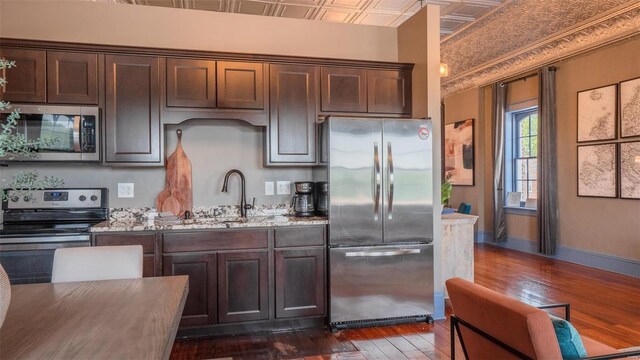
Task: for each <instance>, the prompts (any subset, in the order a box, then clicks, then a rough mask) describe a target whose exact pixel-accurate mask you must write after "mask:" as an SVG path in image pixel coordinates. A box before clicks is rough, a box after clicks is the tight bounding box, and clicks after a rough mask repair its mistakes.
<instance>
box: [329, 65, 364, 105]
mask: <svg viewBox="0 0 640 360" xmlns="http://www.w3.org/2000/svg"><path fill="white" fill-rule="evenodd" d="M320 84H321V85H320V88H321V92H322V111H325V112H330V111H345V112H367V70H366V69H353V68H343V67H322V69H321V72H320Z"/></svg>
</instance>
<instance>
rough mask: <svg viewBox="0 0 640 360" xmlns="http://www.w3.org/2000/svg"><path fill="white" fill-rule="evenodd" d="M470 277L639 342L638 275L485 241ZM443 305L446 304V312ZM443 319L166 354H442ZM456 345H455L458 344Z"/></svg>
mask: <svg viewBox="0 0 640 360" xmlns="http://www.w3.org/2000/svg"><path fill="white" fill-rule="evenodd" d="M475 260H476V266H475V281H476V283H478V284H480V285H483V286H486V287H488V288H490V289H493V290H496V291H498V292H501V293H504V294H507V295H509V296H512V297H514V298H517V299H520V300H521V301H524V302H526V303H529V304H532V305H541V304H550V303H558V302H568V303H570V304H571V318H572V319H571V320H572V323H573V324H574V325H575V327H576V328H577V329H578V331H579V332H580V333H581V334H584V335H587V336H589V337H591V338H592V339H595V340H598V341H600V342H602V343H605V344H607V345H610V346H612V347H615V348H624V347H630V346H640V279H638V278H633V277H629V276H623V275H618V274H615V273H610V272H606V271H601V270H597V269H593V268H588V267H584V266H580V265H575V264H571V263H567V262H562V261H555V260H551V259H546V258H543V257H539V256H534V255H529V254H525V253H521V252H517V251H511V250H506V249H501V248H496V247H493V246H490V245H479V246H477V249H476V253H475ZM449 312H450V309H449V308H447V315H448V314H449ZM449 351H450V342H449V320H448V317H447V320H441V321H436V322H435V324H433V325H429V324H426V323H421V324H408V325H399V326H386V327H376V328H366V329H353V330H345V331H340V332H338V333H337V334H331V333H330V332H329V331H328V330H326V329H313V330H300V331H291V332H281V333H272V334H271V333H261V334H252V335H241V336H229V337H213V338H206V339H198V340H176V342H175V345H174V347H173V352H172V353H171V358H172V359H216V358H232V359H234V360H235V359H300V358H303V359H392V360H396V359H432V360H435V359H449V353H450V352H449ZM460 353H461V352H460Z"/></svg>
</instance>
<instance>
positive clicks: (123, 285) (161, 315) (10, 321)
mask: <svg viewBox="0 0 640 360" xmlns="http://www.w3.org/2000/svg"><path fill="white" fill-rule="evenodd" d="M188 291H189V290H188V278H187V276H167V277H155V278H142V279H126V280H104V281H82V282H69V283H55V284H29V285H13V286H11V303H10V305H9V310H8V312H7V317H6V319H5V322H4V324H3V325H2V327H1V328H0V359H168V358H169V355H170V354H171V348H172V347H173V341H174V339H175V336H176V332H177V330H178V324H179V322H180V317H181V315H182V310H183V308H184V304H185V301H186V298H187V293H188Z"/></svg>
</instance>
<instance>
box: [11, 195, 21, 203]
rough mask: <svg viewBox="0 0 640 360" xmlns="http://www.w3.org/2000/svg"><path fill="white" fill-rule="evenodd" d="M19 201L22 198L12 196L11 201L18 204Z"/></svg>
mask: <svg viewBox="0 0 640 360" xmlns="http://www.w3.org/2000/svg"><path fill="white" fill-rule="evenodd" d="M18 200H20V197H19V196H18V195H12V196H11V201H13V202H18Z"/></svg>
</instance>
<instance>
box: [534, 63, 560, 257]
mask: <svg viewBox="0 0 640 360" xmlns="http://www.w3.org/2000/svg"><path fill="white" fill-rule="evenodd" d="M538 81H539V82H540V83H539V86H538V89H539V94H538V251H539V252H541V253H542V254H545V255H554V254H555V252H556V241H557V237H558V180H557V158H556V122H557V121H556V68H555V67H544V68H543V69H541V70H540V72H539V74H538Z"/></svg>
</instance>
